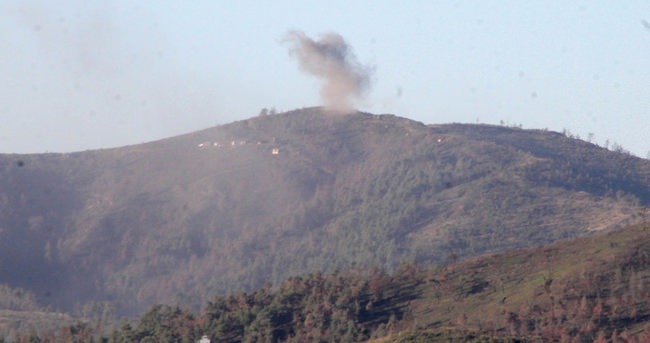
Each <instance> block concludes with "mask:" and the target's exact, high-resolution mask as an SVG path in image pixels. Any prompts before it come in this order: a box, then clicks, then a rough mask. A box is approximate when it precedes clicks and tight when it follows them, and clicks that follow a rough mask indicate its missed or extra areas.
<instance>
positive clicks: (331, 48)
mask: <svg viewBox="0 0 650 343" xmlns="http://www.w3.org/2000/svg"><path fill="white" fill-rule="evenodd" d="M286 42H288V43H289V44H291V46H290V49H289V54H290V55H291V56H293V57H295V58H296V59H297V60H298V63H299V65H300V69H301V70H303V71H304V72H306V73H308V74H311V75H314V76H316V77H318V78H320V79H322V80H323V85H322V87H321V91H320V93H321V98H322V100H323V103H324V105H325V106H326V107H327V108H328V109H330V110H332V111H335V112H337V113H346V112H349V111H351V110H353V108H354V106H353V105H354V102H355V101H358V100H360V99H362V98H363V97H364V96H365V94H366V93H367V91H368V90H369V89H370V85H371V84H370V81H371V80H370V78H371V74H372V72H373V69H372V68H371V67H368V66H364V65H362V64H360V63H359V62H358V61H357V59H356V56H355V55H354V53H353V52H352V48H351V47H350V46H349V45H348V44H347V43H346V42H345V40H344V39H343V37H342V36H341V35H339V34H337V33H326V34H323V35H321V36H320V39H319V40H313V39H311V38H310V37H308V36H307V35H305V33H304V32H301V31H289V33H287V36H286Z"/></svg>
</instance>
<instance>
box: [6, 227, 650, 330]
mask: <svg viewBox="0 0 650 343" xmlns="http://www.w3.org/2000/svg"><path fill="white" fill-rule="evenodd" d="M1 332H2V331H0V333H1ZM203 335H206V336H208V337H210V338H211V339H212V340H213V341H217V342H358V341H370V342H431V341H445V342H446V341H481V342H512V341H516V342H550V341H555V342H595V341H599V340H600V341H603V342H606V341H610V342H615V341H620V342H648V340H650V226H649V225H638V226H634V227H628V228H625V229H621V230H615V231H613V232H610V233H607V234H599V235H596V236H593V237H590V238H581V239H574V240H569V241H565V242H561V243H555V244H553V245H547V246H543V247H538V248H528V249H520V250H516V251H510V252H507V253H503V254H497V255H492V256H484V257H478V258H473V259H470V260H468V261H465V262H458V263H453V264H449V265H445V266H432V267H427V268H424V267H421V266H417V265H413V264H404V265H402V266H400V267H399V268H398V269H397V270H396V271H395V272H394V273H392V274H387V273H384V272H382V271H380V270H378V269H373V270H370V271H362V270H357V269H349V270H346V271H344V272H336V273H330V274H322V273H313V274H309V275H305V276H300V277H293V278H290V279H288V280H286V281H284V282H282V283H281V284H280V285H279V286H278V287H273V288H272V287H270V285H266V286H264V287H262V288H260V289H258V290H255V291H253V292H249V293H245V292H236V293H233V294H232V295H229V296H217V297H214V298H212V299H211V301H209V302H207V303H206V304H204V306H203V307H202V310H200V311H191V310H189V309H187V308H183V307H174V306H165V305H156V306H153V307H151V308H150V309H149V310H148V311H146V312H145V313H143V314H142V315H140V316H139V317H138V318H137V319H136V320H135V321H133V322H124V323H122V324H121V325H120V326H119V327H116V328H115V329H113V330H108V332H104V331H102V329H101V327H98V326H97V325H93V324H91V323H88V322H79V323H77V324H73V325H69V326H66V327H64V328H63V329H61V330H58V331H55V332H41V333H33V334H31V335H30V334H23V335H22V336H19V335H15V336H14V337H12V338H14V339H16V340H17V341H18V342H28V341H30V339H32V338H35V337H39V339H40V340H41V341H42V342H60V341H83V342H88V341H91V339H94V340H96V341H99V340H100V339H104V340H106V341H108V342H133V341H137V342H195V341H197V340H198V339H199V338H200V337H201V336H203ZM0 337H1V336H0Z"/></svg>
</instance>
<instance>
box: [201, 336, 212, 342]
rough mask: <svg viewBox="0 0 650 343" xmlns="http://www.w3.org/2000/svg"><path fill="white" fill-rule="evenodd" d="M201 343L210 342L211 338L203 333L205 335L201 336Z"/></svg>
mask: <svg viewBox="0 0 650 343" xmlns="http://www.w3.org/2000/svg"><path fill="white" fill-rule="evenodd" d="M199 343H210V339H209V338H208V336H206V335H203V337H201V339H200V340H199Z"/></svg>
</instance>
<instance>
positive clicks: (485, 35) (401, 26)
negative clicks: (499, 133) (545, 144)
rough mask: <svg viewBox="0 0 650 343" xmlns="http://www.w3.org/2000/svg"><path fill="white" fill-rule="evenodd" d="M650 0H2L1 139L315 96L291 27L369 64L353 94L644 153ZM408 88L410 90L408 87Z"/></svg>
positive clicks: (164, 126)
mask: <svg viewBox="0 0 650 343" xmlns="http://www.w3.org/2000/svg"><path fill="white" fill-rule="evenodd" d="M644 21H645V22H646V24H647V22H650V4H649V3H648V2H647V1H624V2H622V1H566V0H563V1H408V2H406V3H404V2H400V3H398V2H397V1H350V0H346V1H319V2H315V1H283V0H274V1H199V0H191V1H190V0H188V1H85V0H78V1H73V0H63V1H49V0H43V1H34V0H26V1H8V0H0V49H1V52H0V73H1V75H2V78H1V79H0V119H1V120H2V121H1V123H0V152H2V153H11V152H18V153H26V152H45V151H50V152H63V151H76V150H85V149H95V148H106V147H115V146H122V145H129V144H136V143H141V142H144V141H151V140H155V139H160V138H164V137H169V136H173V135H177V134H181V133H186V132H191V131H194V130H199V129H203V128H207V127H210V126H214V125H217V124H224V123H228V122H231V121H235V120H239V119H245V118H249V117H252V116H255V115H257V114H258V113H259V111H260V109H261V108H263V107H275V108H276V109H277V110H279V111H285V110H291V109H295V108H300V107H303V106H315V105H319V104H320V99H319V96H318V95H319V82H318V80H316V79H314V78H312V77H310V76H308V75H305V74H303V73H301V72H300V70H299V69H298V67H297V64H296V61H294V60H293V59H292V58H291V57H290V56H289V55H288V52H287V51H288V46H287V44H286V43H283V42H282V40H283V38H284V36H285V35H286V33H287V31H288V30H302V31H304V32H305V33H306V34H307V35H309V36H311V37H314V38H318V35H319V34H322V33H327V32H337V33H339V34H341V35H342V36H343V37H344V38H345V39H346V40H347V42H348V43H349V44H350V45H351V46H352V47H353V49H354V52H355V54H356V56H357V58H358V60H359V61H360V62H361V63H364V64H368V65H371V66H373V67H374V68H375V73H374V76H373V80H374V82H373V87H372V89H371V90H370V92H369V93H368V96H367V97H366V99H365V100H364V101H362V102H360V103H358V106H357V107H358V108H359V109H361V110H364V111H369V112H373V113H393V114H396V115H399V116H403V117H407V118H411V119H414V120H418V121H421V122H424V123H426V124H433V123H449V122H466V123H476V122H477V120H478V121H479V122H481V123H490V124H499V123H500V122H501V121H504V122H506V123H509V124H522V125H523V127H524V128H548V129H551V130H555V131H562V130H563V129H565V128H566V129H569V130H570V131H571V132H573V133H575V134H579V135H580V136H581V137H584V138H586V137H587V136H588V134H589V133H593V134H594V135H595V140H596V142H598V143H600V144H601V145H603V144H604V142H605V140H609V141H610V142H618V143H619V144H621V145H622V146H623V147H624V148H626V149H628V150H630V151H632V152H633V153H635V154H636V155H639V156H642V157H645V156H646V154H647V153H648V151H650V139H648V133H649V132H650V27H648V26H650V24H647V25H644ZM400 93H401V95H400Z"/></svg>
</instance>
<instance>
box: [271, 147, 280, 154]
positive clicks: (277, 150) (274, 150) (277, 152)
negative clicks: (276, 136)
mask: <svg viewBox="0 0 650 343" xmlns="http://www.w3.org/2000/svg"><path fill="white" fill-rule="evenodd" d="M271 154H273V155H279V154H280V149H278V148H273V149H272V150H271Z"/></svg>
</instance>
